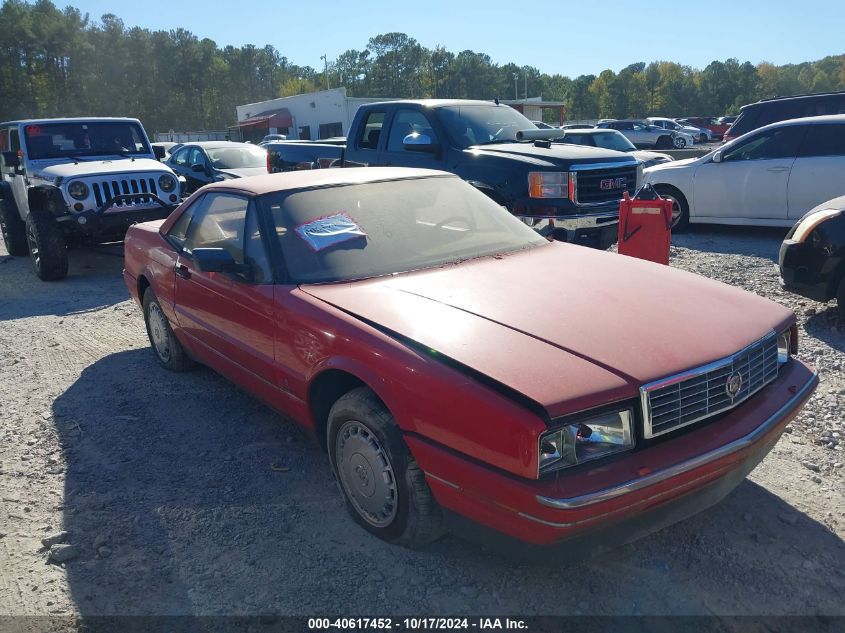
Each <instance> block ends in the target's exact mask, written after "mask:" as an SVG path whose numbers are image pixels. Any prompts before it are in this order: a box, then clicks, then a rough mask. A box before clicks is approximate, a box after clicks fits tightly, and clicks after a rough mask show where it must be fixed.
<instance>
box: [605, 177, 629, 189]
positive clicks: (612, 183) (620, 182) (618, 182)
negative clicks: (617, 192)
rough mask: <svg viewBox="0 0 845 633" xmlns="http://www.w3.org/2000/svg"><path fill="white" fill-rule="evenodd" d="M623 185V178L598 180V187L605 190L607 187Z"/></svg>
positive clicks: (618, 187) (615, 187)
mask: <svg viewBox="0 0 845 633" xmlns="http://www.w3.org/2000/svg"><path fill="white" fill-rule="evenodd" d="M624 187H625V179H624V178H605V179H604V180H600V181H599V189H601V190H602V191H607V190H608V189H622V188H624Z"/></svg>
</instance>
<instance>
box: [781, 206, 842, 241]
mask: <svg viewBox="0 0 845 633" xmlns="http://www.w3.org/2000/svg"><path fill="white" fill-rule="evenodd" d="M842 212H843V209H822V210H821V211H818V212H816V213H812V214H810V215H808V216H807V217H805V218H804V219H803V220H801V222H799V224H798V226H797V227H796V228H795V232H794V233H793V234H792V239H793V240H794V241H796V242H803V241H804V240H806V239H807V237H808V236H809V235H810V233H812V232H813V231H814V230H815V229H816V227H817V226H818V225H819V224H821V223H822V222H824V221H825V220H829V219H831V218H835V217H837V216H839V215H842Z"/></svg>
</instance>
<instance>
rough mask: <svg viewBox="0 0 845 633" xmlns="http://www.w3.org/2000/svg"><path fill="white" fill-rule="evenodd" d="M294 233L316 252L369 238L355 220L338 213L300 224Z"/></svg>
mask: <svg viewBox="0 0 845 633" xmlns="http://www.w3.org/2000/svg"><path fill="white" fill-rule="evenodd" d="M294 231H296V233H297V235H299V237H301V238H302V239H303V240H305V241H306V242H307V243H308V245H309V246H310V247H311V248H312V249H313V250H314V251H316V252H319V251H322V250H323V249H326V248H329V247H330V246H334V245H335V244H340V243H341V242H346V241H348V240H353V239H355V238H358V237H364V238H366V237H367V234H366V233H364V231H362V230H361V228H360V227H359V226H358V225H357V224H355V220H353V219H352V218H350V217H349V216H348V215H346V214H345V213H336V214H335V215H328V216H325V217H322V218H317V219H316V220H311V221H310V222H306V223H305V224H300V225H299V226H297V227H296V228H294Z"/></svg>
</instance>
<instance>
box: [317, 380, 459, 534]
mask: <svg viewBox="0 0 845 633" xmlns="http://www.w3.org/2000/svg"><path fill="white" fill-rule="evenodd" d="M327 436H328V437H327V440H328V452H329V461H330V463H331V467H332V472H333V473H334V475H335V478H336V479H337V482H338V487H339V488H340V491H341V493H342V494H343V497H344V499H345V501H346V505H347V508H348V509H349V512H350V514H351V515H352V518H353V519H355V521H356V522H357V523H358V524H359V525H361V526H362V527H363V528H364V529H365V530H367V531H368V532H370V533H371V534H374V535H375V536H377V537H379V538H380V539H383V540H385V541H388V542H391V543H395V544H398V545H405V546H407V547H421V546H423V545H426V544H428V543H431V542H432V541H435V540H436V539H438V538H439V537H440V536H441V535H442V534H443V516H442V511H441V509H440V506H439V505H438V504H437V501H435V499H434V496H433V495H432V494H431V489H430V488H429V487H428V484H427V483H426V481H425V475H424V474H423V472H422V471H421V470H420V468H419V466H417V463H416V461H415V460H414V458H413V456H412V455H411V452H410V451H409V450H408V447H407V446H406V445H405V442H404V440H403V439H402V432H401V431H400V430H399V427H397V426H396V422H395V421H394V419H393V416H392V415H391V414H390V412H389V411H388V410H387V408H386V407H385V406H384V404H383V403H382V402H381V400H379V399H378V398H377V397H376V395H375V394H374V393H373V392H372V391H371V390H370V389H368V388H366V387H359V388H357V389H353V390H352V391H350V392H348V393H346V394H345V395H343V396H341V397H340V398H339V399H338V400H337V402H335V404H334V405H333V406H332V408H331V411H330V412H329V420H328V426H327Z"/></svg>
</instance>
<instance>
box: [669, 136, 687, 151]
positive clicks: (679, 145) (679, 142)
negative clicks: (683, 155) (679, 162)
mask: <svg viewBox="0 0 845 633" xmlns="http://www.w3.org/2000/svg"><path fill="white" fill-rule="evenodd" d="M672 145H674V146H675V149H684V148H685V147H686V146H687V139H685V138H684V137H683V136H676V137H675V138H674V139H673V141H672Z"/></svg>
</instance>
